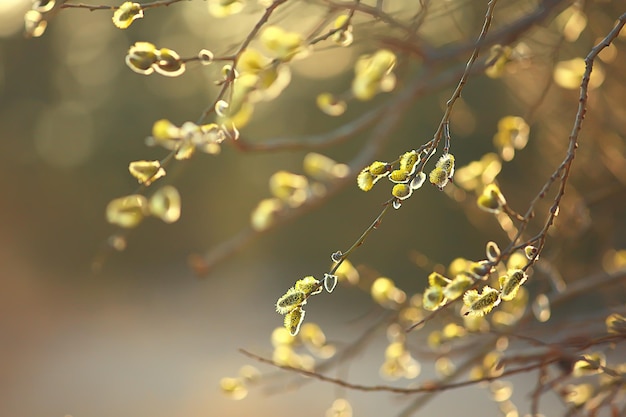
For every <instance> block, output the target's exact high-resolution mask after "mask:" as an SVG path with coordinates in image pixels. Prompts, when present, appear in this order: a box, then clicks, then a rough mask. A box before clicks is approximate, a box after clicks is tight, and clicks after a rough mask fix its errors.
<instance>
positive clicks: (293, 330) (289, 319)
mask: <svg viewBox="0 0 626 417" xmlns="http://www.w3.org/2000/svg"><path fill="white" fill-rule="evenodd" d="M304 314H305V311H304V310H303V309H302V308H300V307H296V308H295V309H293V310H291V311H290V312H289V313H287V314H286V315H285V321H284V325H285V329H287V330H288V331H289V334H290V335H292V336H295V335H297V334H298V332H299V331H300V325H301V324H302V322H303V321H304Z"/></svg>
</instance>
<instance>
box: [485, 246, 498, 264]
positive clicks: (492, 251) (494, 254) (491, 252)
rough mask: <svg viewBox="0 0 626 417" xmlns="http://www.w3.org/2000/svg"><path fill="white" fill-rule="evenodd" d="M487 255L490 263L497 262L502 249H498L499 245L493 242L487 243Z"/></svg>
mask: <svg viewBox="0 0 626 417" xmlns="http://www.w3.org/2000/svg"><path fill="white" fill-rule="evenodd" d="M485 254H486V255H487V259H488V260H489V262H493V263H495V262H497V261H498V260H499V259H500V248H499V247H498V244H497V243H496V242H493V241H489V242H487V246H486V247H485Z"/></svg>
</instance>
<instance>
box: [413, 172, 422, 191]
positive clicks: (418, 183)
mask: <svg viewBox="0 0 626 417" xmlns="http://www.w3.org/2000/svg"><path fill="white" fill-rule="evenodd" d="M424 182H426V174H424V173H423V172H419V173H418V174H417V176H416V177H415V178H413V179H412V180H411V184H410V185H411V189H412V190H418V189H420V188H422V185H424Z"/></svg>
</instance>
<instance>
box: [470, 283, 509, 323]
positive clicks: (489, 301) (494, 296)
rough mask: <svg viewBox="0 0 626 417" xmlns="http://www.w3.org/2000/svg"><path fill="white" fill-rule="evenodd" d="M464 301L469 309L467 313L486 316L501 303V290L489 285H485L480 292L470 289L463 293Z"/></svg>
mask: <svg viewBox="0 0 626 417" xmlns="http://www.w3.org/2000/svg"><path fill="white" fill-rule="evenodd" d="M463 303H464V304H465V305H466V306H467V307H468V309H469V310H468V311H467V313H465V315H471V316H479V317H480V316H484V315H485V314H487V313H489V312H490V311H491V310H492V309H493V308H494V307H495V306H497V305H498V304H499V303H500V292H499V291H498V290H496V289H495V288H491V287H490V286H488V285H487V286H485V287H483V289H482V292H481V293H480V294H479V293H478V291H476V290H470V291H467V292H466V293H465V294H464V295H463Z"/></svg>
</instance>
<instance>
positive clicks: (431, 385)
mask: <svg viewBox="0 0 626 417" xmlns="http://www.w3.org/2000/svg"><path fill="white" fill-rule="evenodd" d="M239 352H241V353H242V354H244V355H245V356H247V357H249V358H251V359H254V360H257V361H259V362H261V363H265V364H267V365H272V366H275V367H277V368H280V369H284V370H286V371H290V372H295V373H298V374H301V375H304V376H308V377H311V378H315V379H318V380H320V381H323V382H329V383H331V384H334V385H338V386H340V387H343V388H346V389H351V390H355V391H364V392H392V393H395V394H419V393H430V392H439V391H447V390H451V389H456V388H463V387H467V386H471V385H476V384H480V383H481V382H491V381H495V380H496V379H500V378H503V377H507V376H511V375H515V374H520V373H524V372H529V371H532V370H534V369H537V368H538V367H539V366H541V365H542V364H543V363H553V362H556V361H557V360H558V358H553V359H551V360H549V361H548V362H542V363H540V364H531V365H527V366H520V367H518V368H515V369H511V370H509V371H505V372H501V373H498V374H497V375H487V376H484V377H482V378H477V379H472V380H466V381H460V382H454V383H450V384H439V383H438V382H435V381H429V382H425V383H423V384H422V385H420V386H419V387H416V388H401V387H392V386H389V385H365V384H353V383H350V382H347V381H344V380H342V379H339V378H332V377H329V376H326V375H323V374H320V373H318V372H313V371H307V370H305V369H300V368H294V367H292V366H288V365H278V364H276V363H274V361H272V360H271V359H268V358H264V357H262V356H259V355H256V354H254V353H252V352H249V351H247V350H245V349H239Z"/></svg>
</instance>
